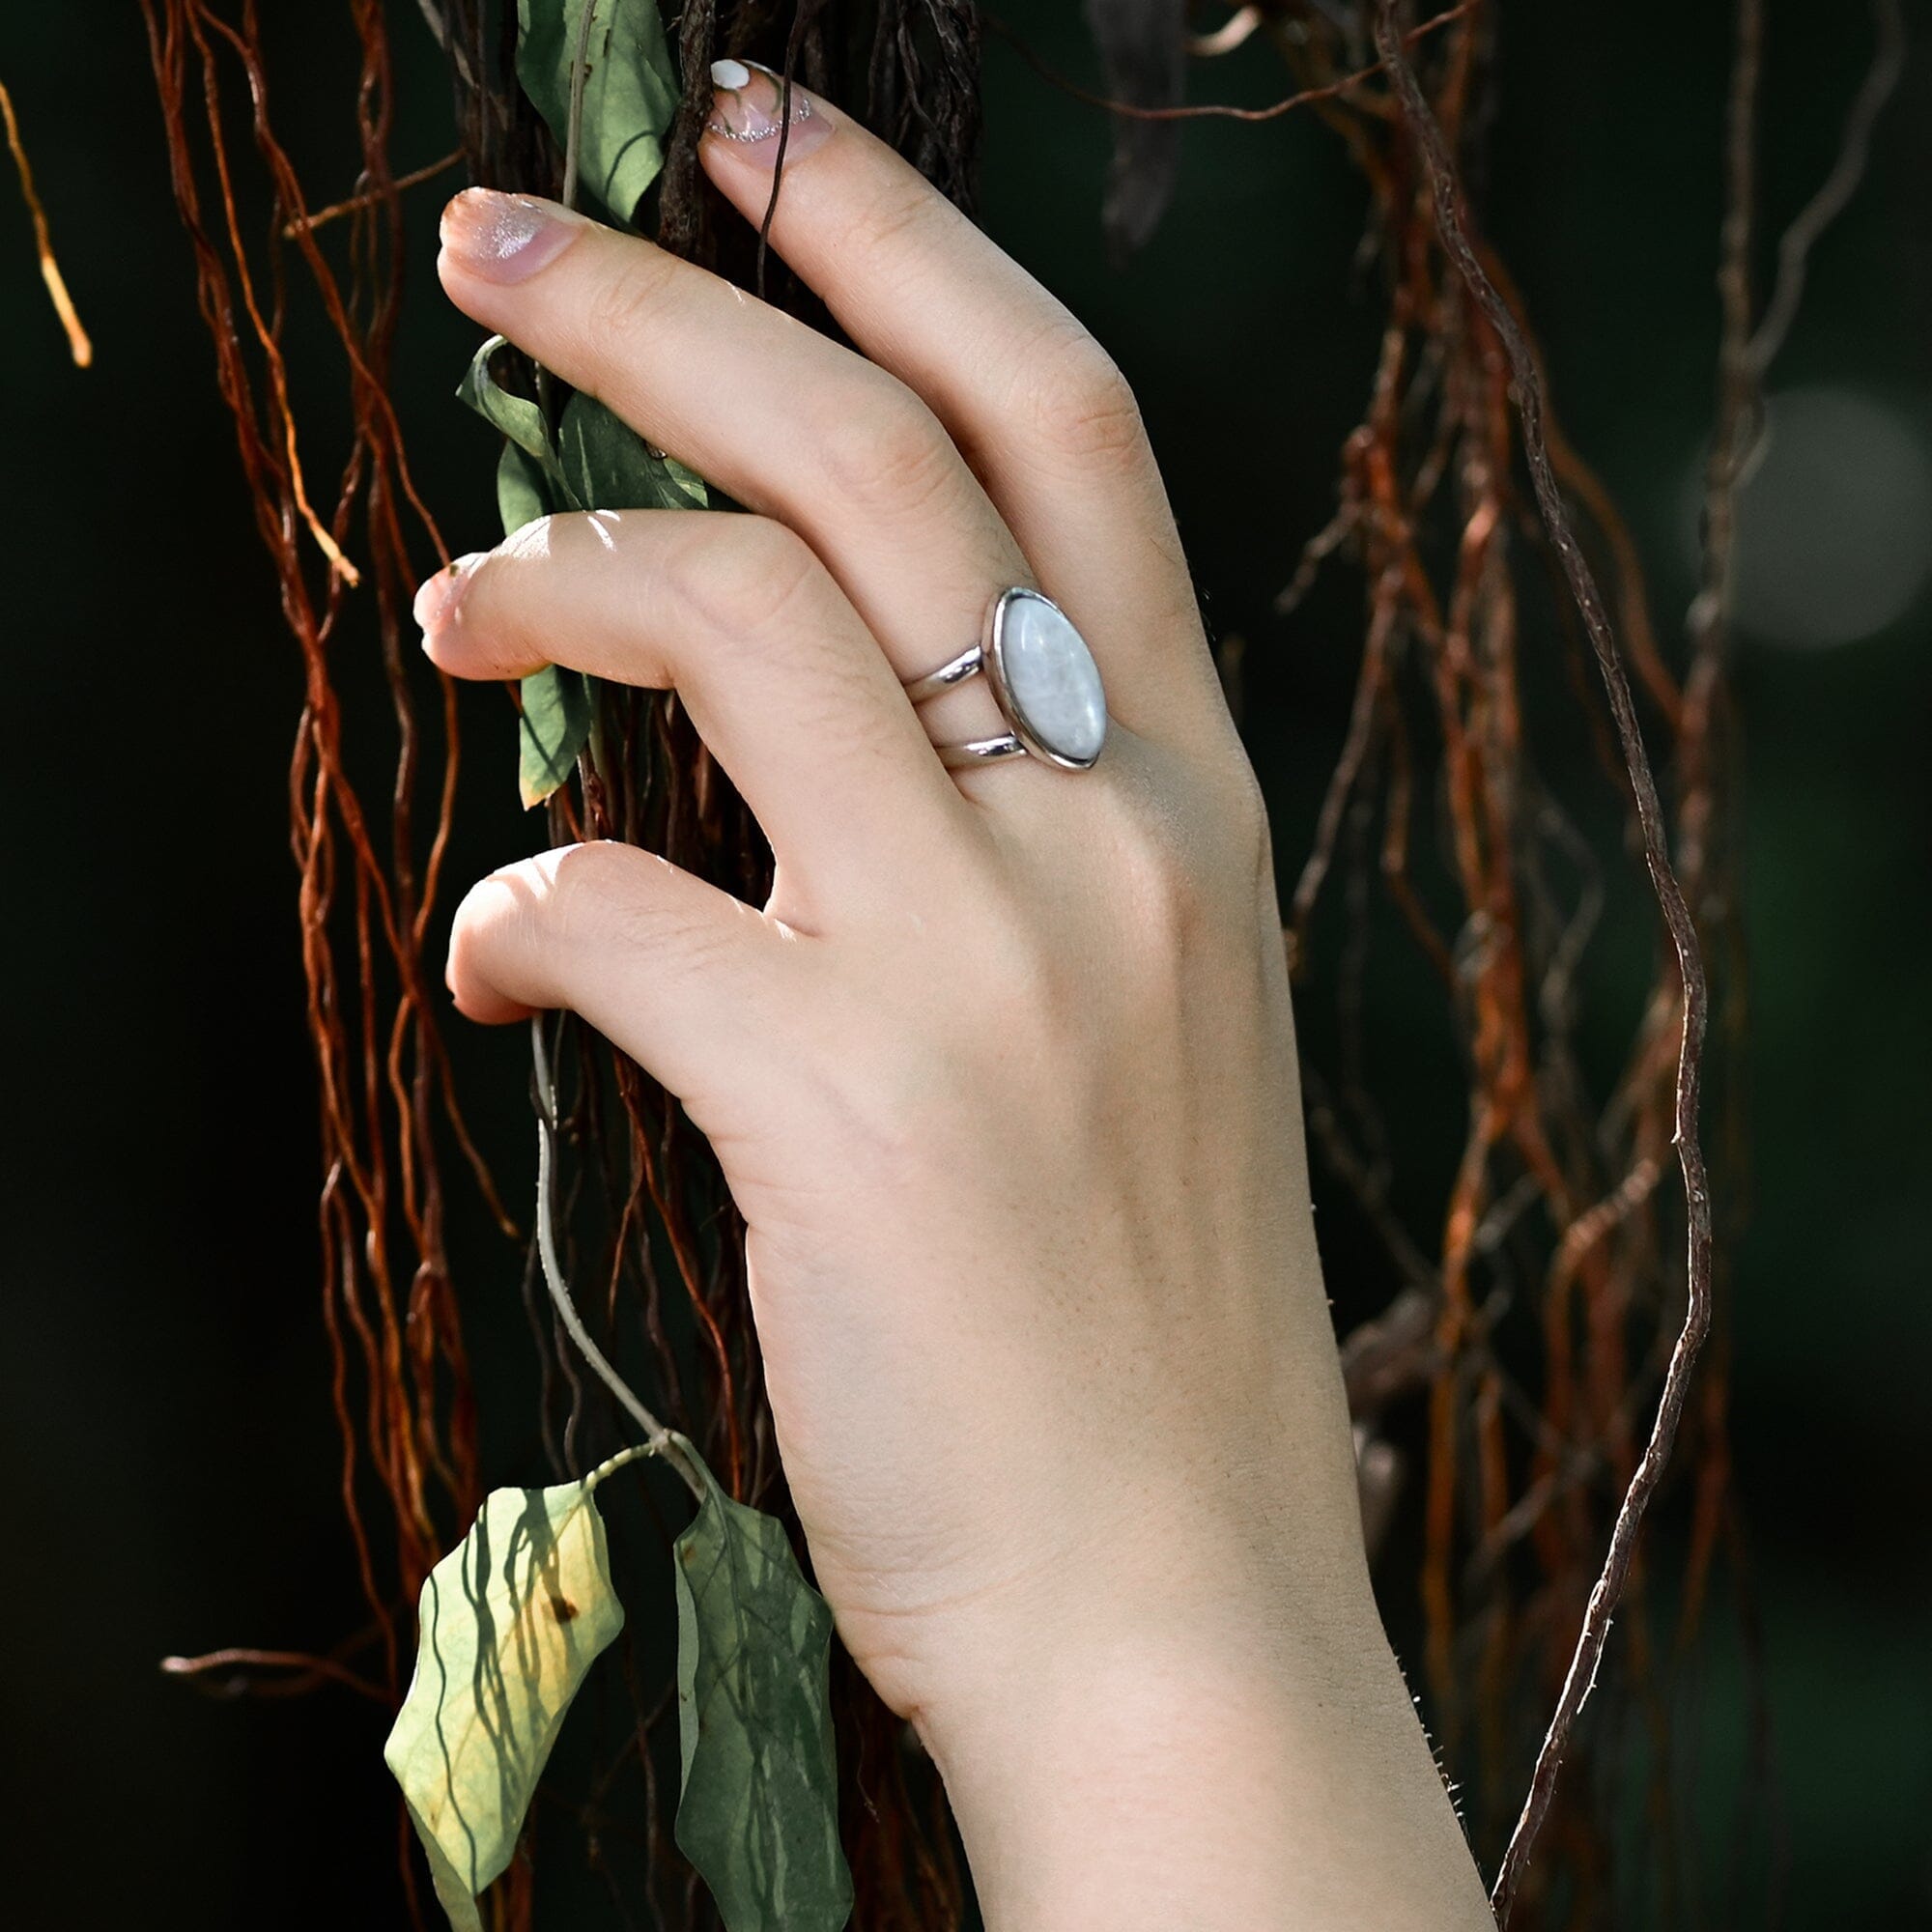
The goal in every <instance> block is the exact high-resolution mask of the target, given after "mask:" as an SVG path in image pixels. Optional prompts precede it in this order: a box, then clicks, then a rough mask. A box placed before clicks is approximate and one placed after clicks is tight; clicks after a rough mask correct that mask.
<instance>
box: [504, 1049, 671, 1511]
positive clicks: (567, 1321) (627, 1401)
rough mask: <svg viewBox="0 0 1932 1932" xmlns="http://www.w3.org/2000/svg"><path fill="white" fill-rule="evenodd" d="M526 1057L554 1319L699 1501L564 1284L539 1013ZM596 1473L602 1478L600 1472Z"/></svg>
mask: <svg viewBox="0 0 1932 1932" xmlns="http://www.w3.org/2000/svg"><path fill="white" fill-rule="evenodd" d="M530 1058H531V1060H532V1062H533V1063H534V1065H535V1069H536V1097H537V1254H538V1256H539V1257H540V1258H541V1260H542V1262H543V1271H544V1280H545V1281H546V1282H547V1283H549V1285H550V1297H551V1299H552V1301H554V1303H555V1304H556V1313H557V1319H558V1320H559V1321H561V1322H562V1323H563V1325H564V1328H565V1329H566V1330H567V1331H568V1333H569V1335H570V1339H571V1340H572V1341H573V1342H575V1343H576V1344H577V1347H578V1350H579V1352H580V1353H581V1354H582V1357H583V1359H584V1360H585V1361H586V1362H588V1363H589V1364H590V1366H591V1368H592V1370H593V1371H594V1372H595V1373H596V1376H597V1378H598V1380H599V1381H601V1382H602V1383H603V1384H604V1386H605V1387H606V1388H608V1389H609V1390H610V1391H611V1394H612V1395H613V1396H615V1397H616V1398H617V1401H618V1402H619V1403H620V1404H621V1405H622V1406H623V1408H624V1410H625V1412H626V1413H627V1414H628V1415H629V1416H630V1417H631V1419H632V1420H633V1421H634V1422H635V1423H636V1424H637V1425H638V1427H639V1429H641V1430H642V1431H643V1432H644V1436H645V1441H644V1444H643V1452H644V1453H648V1454H650V1455H654V1456H662V1457H663V1458H664V1459H665V1461H666V1462H668V1463H670V1464H671V1466H672V1467H673V1468H675V1469H676V1470H677V1472H678V1474H679V1475H680V1476H682V1477H683V1478H684V1480H685V1484H686V1486H687V1487H688V1488H689V1489H690V1491H691V1492H692V1494H693V1495H695V1496H696V1498H697V1500H698V1501H699V1502H700V1503H701V1502H702V1501H703V1500H704V1498H705V1495H706V1493H707V1492H706V1489H705V1486H704V1483H703V1481H702V1480H701V1479H700V1478H699V1476H698V1474H697V1472H696V1470H694V1469H693V1468H692V1467H691V1466H690V1463H689V1462H688V1461H687V1460H686V1457H685V1454H684V1451H683V1449H682V1448H681V1447H680V1446H679V1443H678V1438H677V1436H676V1435H675V1434H674V1432H672V1431H671V1430H669V1429H668V1428H667V1427H666V1426H665V1425H664V1424H663V1423H662V1422H660V1421H659V1420H658V1419H657V1417H656V1416H655V1415H653V1414H652V1413H651V1412H650V1410H649V1409H648V1408H646V1407H645V1406H644V1405H643V1403H642V1402H641V1401H639V1397H638V1394H637V1391H636V1390H635V1389H633V1388H632V1387H631V1385H630V1383H629V1382H627V1381H626V1380H625V1379H624V1378H623V1377H622V1376H620V1375H619V1374H618V1373H617V1371H616V1370H615V1369H613V1368H612V1367H611V1362H610V1359H609V1357H608V1356H606V1354H605V1353H604V1350H602V1349H600V1348H599V1347H598V1346H597V1344H596V1343H595V1342H594V1341H592V1340H591V1338H590V1331H589V1329H587V1328H586V1327H585V1326H584V1325H583V1318H582V1316H581V1315H579V1314H578V1312H577V1303H576V1302H575V1301H573V1300H572V1299H571V1295H570V1290H569V1289H568V1288H567V1287H566V1286H565V1285H564V1279H563V1269H562V1267H561V1265H560V1264H558V1261H557V1257H556V1230H555V1228H554V1225H553V1221H552V1213H551V1176H552V1171H553V1168H554V1161H555V1148H554V1143H555V1139H556V1088H555V1085H554V1082H553V1080H552V1077H551V1066H550V1054H549V1052H548V1050H547V1049H546V1048H545V1046H544V1037H543V1016H542V1015H541V1014H538V1015H537V1016H535V1017H534V1018H533V1019H532V1020H531V1021H530ZM599 1473H600V1479H601V1474H602V1473H603V1472H599Z"/></svg>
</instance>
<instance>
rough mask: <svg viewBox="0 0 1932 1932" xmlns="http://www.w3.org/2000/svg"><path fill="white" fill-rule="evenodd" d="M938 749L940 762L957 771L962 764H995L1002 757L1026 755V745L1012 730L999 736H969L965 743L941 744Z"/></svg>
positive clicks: (952, 770) (948, 768)
mask: <svg viewBox="0 0 1932 1932" xmlns="http://www.w3.org/2000/svg"><path fill="white" fill-rule="evenodd" d="M936 749H937V751H938V753H939V762H940V763H941V764H942V765H944V766H945V767H946V769H947V770H948V771H950V772H956V771H957V770H958V769H959V768H960V767H961V766H962V765H994V764H998V763H999V761H1000V760H1001V759H1002V758H1023V757H1025V756H1026V747H1025V746H1024V745H1022V744H1021V743H1020V741H1019V736H1018V734H1017V733H1016V732H1012V731H1008V732H1006V733H1004V734H1003V735H1002V736H1000V737H998V738H969V739H968V740H967V741H966V743H965V744H963V745H940V746H938V747H937V748H936Z"/></svg>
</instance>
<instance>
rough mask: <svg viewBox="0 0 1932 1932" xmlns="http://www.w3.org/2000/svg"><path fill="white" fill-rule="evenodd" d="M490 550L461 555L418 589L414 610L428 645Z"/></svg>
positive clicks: (425, 645) (425, 644) (413, 612)
mask: <svg viewBox="0 0 1932 1932" xmlns="http://www.w3.org/2000/svg"><path fill="white" fill-rule="evenodd" d="M489 554H490V553H489V552H488V551H482V550H477V551H471V552H470V553H469V555H468V556H459V557H457V558H456V559H455V560H454V561H452V562H450V563H447V564H445V565H444V566H443V567H442V569H440V570H439V571H438V572H437V574H436V575H435V576H434V577H432V578H430V579H429V580H428V581H427V582H425V583H424V584H423V586H422V588H421V589H420V590H418V591H417V592H416V601H415V604H414V606H413V608H412V612H411V614H412V616H413V617H414V618H415V620H416V622H417V624H418V625H420V626H421V629H422V634H423V646H424V648H425V649H427V648H428V646H429V641H430V639H431V638H432V637H433V636H434V635H435V633H436V631H437V629H438V627H439V626H440V625H441V624H442V623H444V622H445V621H446V620H447V619H448V616H449V613H450V611H452V610H453V609H455V606H456V599H457V596H458V593H459V592H460V591H461V590H462V588H463V586H464V585H465V584H466V583H467V582H469V578H470V575H471V573H472V572H473V571H474V570H475V568H476V566H477V565H478V564H479V563H481V562H482V561H483V559H484V558H485V557H486V556H488V555H489Z"/></svg>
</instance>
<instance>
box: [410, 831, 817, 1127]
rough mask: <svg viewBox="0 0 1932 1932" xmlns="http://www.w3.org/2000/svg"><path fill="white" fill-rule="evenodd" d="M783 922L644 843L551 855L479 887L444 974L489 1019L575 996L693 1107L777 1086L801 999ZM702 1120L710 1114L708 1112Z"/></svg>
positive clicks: (475, 1015) (564, 1003) (459, 916)
mask: <svg viewBox="0 0 1932 1932" xmlns="http://www.w3.org/2000/svg"><path fill="white" fill-rule="evenodd" d="M793 943H794V942H793V941H792V939H791V935H790V934H788V933H787V932H786V930H785V928H784V927H782V926H781V925H779V924H778V923H776V922H775V921H773V920H770V919H768V918H767V917H766V916H765V915H764V914H763V913H761V912H758V911H756V910H755V909H754V908H753V907H751V906H748V905H746V904H745V903H744V902H743V901H742V900H739V899H735V898H733V897H731V895H729V894H728V893H723V892H720V891H719V890H718V889H717V888H716V887H715V886H709V885H706V884H705V883H704V882H703V881H702V880H701V879H696V878H694V877H693V876H692V875H691V874H690V873H689V872H685V871H681V870H680V869H679V868H678V867H675V866H673V865H671V864H669V863H668V861H667V860H664V859H660V858H658V857H657V856H656V855H655V854H654V853H650V852H644V851H640V850H639V848H638V847H636V846H635V845H623V844H617V843H611V842H599V843H595V844H587V845H566V846H562V847H559V848H558V849H557V850H555V851H551V852H542V853H539V854H538V855H537V856H536V857H535V858H532V859H525V860H523V861H521V862H520V863H519V864H517V865H514V866H507V867H504V868H503V869H502V870H501V871H499V872H495V873H493V874H492V875H491V876H490V877H489V878H487V879H485V880H483V881H482V882H481V883H480V884H479V885H477V886H474V887H472V888H471V890H470V892H469V895H468V896H467V897H466V898H465V899H464V901H463V903H462V904H461V905H460V906H459V907H458V908H457V912H456V923H455V927H454V930H453V931H452V932H451V934H450V941H449V964H448V968H447V973H446V978H447V980H448V981H449V989H450V991H451V992H452V993H453V994H454V995H455V997H456V1004H457V1007H458V1009H460V1010H461V1011H462V1012H464V1013H465V1014H467V1015H468V1016H469V1018H470V1019H473V1020H480V1021H482V1022H484V1023H485V1024H486V1025H499V1024H501V1023H503V1022H505V1021H510V1020H520V1019H527V1018H528V1017H529V1015H530V1014H531V1013H532V1012H534V1011H537V1010H539V1009H545V1008H552V1007H568V1008H569V1009H571V1010H572V1011H573V1012H576V1013H578V1014H581V1015H582V1018H584V1019H585V1020H587V1021H588V1022H589V1023H590V1024H591V1025H592V1026H594V1027H595V1028H596V1029H597V1030H598V1031H599V1032H600V1033H602V1034H603V1035H604V1036H605V1037H607V1038H608V1039H610V1040H611V1042H612V1044H613V1045H616V1046H618V1047H620V1048H622V1049H623V1051H624V1052H626V1053H628V1054H629V1055H630V1056H631V1057H632V1058H633V1059H634V1060H636V1061H637V1062H638V1063H639V1065H641V1066H642V1067H643V1068H644V1069H645V1070H646V1071H647V1072H649V1073H650V1074H651V1075H652V1076H653V1078H655V1079H658V1080H660V1081H662V1082H663V1083H664V1085H665V1086H666V1087H668V1088H669V1090H670V1091H671V1092H672V1093H673V1094H676V1095H677V1096H678V1097H679V1099H681V1100H683V1101H684V1102H685V1103H686V1105H687V1106H688V1107H689V1108H690V1109H691V1110H692V1112H693V1114H694V1116H700V1115H701V1116H713V1115H715V1113H716V1110H717V1107H718V1105H719V1103H721V1102H724V1101H726V1100H727V1099H728V1097H729V1096H731V1095H733V1094H742V1093H745V1092H747V1091H750V1089H749V1088H748V1086H747V1085H746V1084H744V1083H746V1082H751V1081H755V1082H757V1083H759V1085H760V1086H769V1084H770V1083H771V1081H772V1078H773V1075H774V1073H775V1072H776V1070H777V1069H778V1066H779V1065H781V1064H782V1062H783V1061H784V1059H785V1058H786V1056H784V1055H782V1054H781V1053H780V1052H778V1051H777V1050H776V1049H777V1045H778V1035H777V1029H778V1026H779V1020H780V1015H781V1013H782V1012H783V1011H785V1010H786V1009H787V1008H789V1007H791V1006H793V1005H795V1000H793V999H790V998H788V997H787V995H786V992H785V986H786V983H787V982H788V981H790V980H793V979H794V978H795V977H796V976H795V975H794V974H793V973H792V972H791V970H790V969H791V964H792V962H791V959H790V957H789V956H788V948H789V946H790V945H791V944H793ZM700 1124H702V1120H700Z"/></svg>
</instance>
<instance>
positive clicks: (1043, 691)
mask: <svg viewBox="0 0 1932 1932" xmlns="http://www.w3.org/2000/svg"><path fill="white" fill-rule="evenodd" d="M991 656H992V661H993V663H994V664H995V665H996V666H997V667H998V672H997V675H996V677H995V680H994V684H995V688H996V689H1000V688H1004V690H1005V693H1006V699H1007V707H1008V710H1009V714H1010V716H1011V720H1012V725H1013V728H1014V729H1015V730H1016V731H1017V732H1018V733H1019V734H1020V737H1021V740H1022V741H1023V742H1025V743H1026V744H1027V746H1028V749H1029V750H1037V751H1040V752H1043V753H1045V754H1046V755H1047V756H1048V757H1050V758H1053V759H1055V760H1057V761H1058V762H1059V763H1061V764H1065V765H1075V766H1079V767H1082V768H1084V767H1086V766H1088V765H1091V764H1092V763H1093V762H1094V759H1095V758H1097V757H1098V756H1099V755H1100V748H1101V746H1103V745H1104V744H1105V743H1106V742H1107V694H1106V692H1105V691H1104V690H1103V689H1102V688H1101V685H1100V668H1099V666H1098V665H1096V664H1095V663H1094V653H1093V652H1092V651H1090V650H1089V649H1088V648H1087V640H1086V639H1084V638H1083V637H1082V636H1081V635H1080V633H1079V632H1078V631H1076V630H1075V629H1074V628H1073V622H1072V619H1071V618H1069V617H1068V616H1066V614H1065V612H1064V611H1062V610H1061V609H1060V607H1059V606H1058V605H1057V604H1054V603H1052V602H1051V601H1050V600H1049V599H1047V598H1045V597H1042V596H1040V594H1039V593H1038V592H1037V591H1036V590H1018V589H1015V590H1009V591H1008V592H1007V593H1006V595H1005V596H1004V597H1002V598H1001V599H1000V605H999V610H998V611H997V612H996V613H995V616H994V619H993V649H992V653H991Z"/></svg>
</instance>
